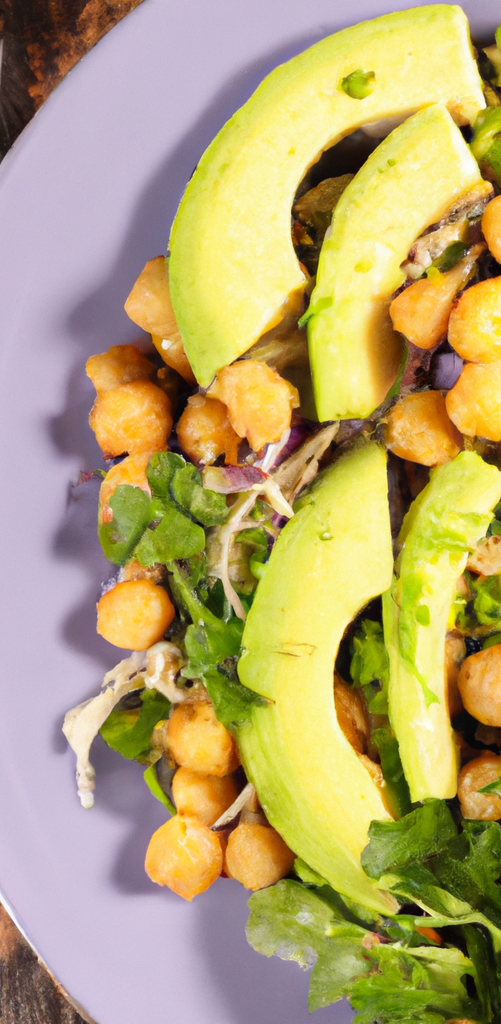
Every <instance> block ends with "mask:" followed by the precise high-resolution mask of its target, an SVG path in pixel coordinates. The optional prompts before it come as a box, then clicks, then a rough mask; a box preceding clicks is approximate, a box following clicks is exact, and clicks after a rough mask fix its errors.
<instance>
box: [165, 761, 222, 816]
mask: <svg viewBox="0 0 501 1024" xmlns="http://www.w3.org/2000/svg"><path fill="white" fill-rule="evenodd" d="M172 794H173V797H174V803H175V805H176V807H177V810H178V812H179V813H180V814H183V815H186V814H188V815H192V816H195V817H196V818H198V819H199V820H200V821H203V822H204V825H213V824H214V822H215V821H217V819H218V818H220V817H221V815H222V814H224V812H225V811H227V810H228V807H231V805H232V803H233V802H234V801H235V800H236V798H237V796H238V793H237V787H236V785H235V783H234V781H233V779H232V778H231V775H225V776H224V777H223V778H220V777H218V776H217V775H204V774H203V773H202V772H194V771H192V769H191V768H178V770H177V772H176V774H175V775H174V778H173V780H172Z"/></svg>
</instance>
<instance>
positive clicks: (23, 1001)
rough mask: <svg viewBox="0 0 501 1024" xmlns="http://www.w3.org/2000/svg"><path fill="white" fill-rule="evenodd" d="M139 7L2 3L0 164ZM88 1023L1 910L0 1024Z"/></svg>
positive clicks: (119, 1)
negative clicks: (55, 94) (66, 80)
mask: <svg viewBox="0 0 501 1024" xmlns="http://www.w3.org/2000/svg"><path fill="white" fill-rule="evenodd" d="M140 2H141V0H0V39H1V45H2V54H1V64H0V71H1V73H0V159H1V158H2V157H3V156H4V155H5V153H6V152H7V150H8V149H9V148H10V146H11V145H12V143H13V142H14V141H15V139H16V138H17V136H18V135H19V133H20V132H21V131H22V129H23V128H24V126H25V125H26V124H27V123H28V121H29V120H30V119H31V118H32V117H33V114H35V112H36V111H37V110H38V108H39V107H40V106H41V105H42V103H43V101H44V100H45V99H47V96H48V95H49V93H50V92H51V91H52V89H54V87H55V86H56V85H57V84H58V82H60V81H61V79H62V78H63V77H64V75H65V74H66V73H67V72H68V71H69V70H70V68H72V67H73V65H74V64H76V62H77V61H78V60H80V58H81V57H83V56H84V54H86V53H87V51H88V50H90V49H91V47H92V46H94V45H95V43H97V42H98V41H99V39H101V38H102V36H104V35H105V33H106V32H108V31H109V29H110V28H112V27H113V25H116V23H117V22H118V21H120V19H121V18H123V17H124V16H125V15H126V14H128V13H129V11H131V10H132V9H133V8H134V7H137V6H138V3H140ZM89 983H90V984H92V979H89ZM86 1021H88V1018H86ZM86 1021H85V1020H84V1018H83V1017H81V1016H80V1014H79V1013H77V1011H76V1010H75V1009H74V1008H73V1007H72V1006H71V1005H70V1003H69V1002H68V1000H67V998H66V997H65V994H64V992H63V990H62V989H61V988H60V987H59V986H58V985H57V983H56V982H55V981H54V979H53V978H52V977H51V975H50V974H49V972H48V971H47V970H46V968H45V967H44V966H43V965H42V964H41V963H40V962H39V960H38V959H37V957H36V954H35V953H34V952H33V950H32V949H31V947H30V946H29V945H28V943H27V942H26V941H25V939H24V938H23V937H22V935H21V934H20V933H19V931H18V930H17V928H16V926H15V925H14V924H13V922H12V921H11V919H10V917H9V915H8V914H7V912H6V911H5V910H4V909H3V907H1V906H0V1024H86ZM124 1024H125V1022H124Z"/></svg>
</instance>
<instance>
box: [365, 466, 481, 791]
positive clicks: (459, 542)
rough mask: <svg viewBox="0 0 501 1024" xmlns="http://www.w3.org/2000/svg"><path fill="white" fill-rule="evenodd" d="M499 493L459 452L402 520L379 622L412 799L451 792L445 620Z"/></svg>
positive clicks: (453, 758) (453, 774)
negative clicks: (398, 546)
mask: <svg viewBox="0 0 501 1024" xmlns="http://www.w3.org/2000/svg"><path fill="white" fill-rule="evenodd" d="M500 497H501V473H500V472H499V470H497V469H496V468H495V466H490V465H488V464H487V463H486V462H484V461H483V459H481V458H480V456H479V455H476V454H475V453H474V452H461V453H460V454H459V455H458V456H457V457H456V458H455V459H454V460H453V461H452V462H449V463H447V464H446V465H444V466H439V467H438V468H437V469H435V470H432V472H431V476H430V483H429V484H428V485H427V486H426V487H425V488H424V490H423V491H422V492H421V494H420V495H419V496H418V497H417V498H416V500H415V501H414V502H413V504H412V505H411V507H410V510H409V512H408V514H407V516H406V517H405V519H404V523H403V526H402V531H401V534H400V537H399V543H400V544H402V545H403V548H402V551H401V554H400V556H399V559H398V562H397V573H398V575H397V576H395V577H394V579H393V583H392V586H391V589H390V590H389V591H388V592H387V593H386V594H384V595H383V621H384V633H385V644H386V647H387V650H388V654H389V659H390V684H389V708H390V721H391V724H392V727H393V730H394V732H395V735H396V737H397V739H398V743H399V747H400V757H401V759H402V765H403V768H404V772H405V777H406V779H407V782H408V784H409V788H410V794H411V800H412V801H417V800H426V799H427V798H428V797H437V798H438V799H443V800H447V799H449V798H451V797H453V796H455V795H456V789H457V754H456V748H455V744H454V739H453V733H452V728H451V722H450V717H449V711H448V707H447V698H446V684H445V636H446V632H447V622H448V618H449V614H450V610H451V605H452V601H453V597H454V589H455V584H456V581H457V580H458V578H459V576H460V575H461V573H462V572H463V570H464V568H465V565H466V561H467V557H468V552H469V551H470V550H471V549H472V548H473V547H474V546H475V544H476V543H477V541H478V540H480V538H481V537H483V536H485V533H486V532H487V528H488V526H489V523H490V521H491V519H492V511H491V510H492V509H493V508H494V506H495V505H496V504H497V502H498V501H499V499H500ZM423 683H424V685H423ZM433 696H434V697H435V698H436V700H435V702H433V703H430V700H431V698H432V697H433Z"/></svg>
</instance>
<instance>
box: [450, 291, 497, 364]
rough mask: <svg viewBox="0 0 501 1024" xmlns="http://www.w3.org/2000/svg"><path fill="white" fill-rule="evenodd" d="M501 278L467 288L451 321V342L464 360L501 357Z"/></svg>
mask: <svg viewBox="0 0 501 1024" xmlns="http://www.w3.org/2000/svg"><path fill="white" fill-rule="evenodd" d="M500 310H501V277H492V278H490V279H489V280H487V281H479V283H478V284H474V285H473V286H472V288H467V290H466V291H465V292H463V294H462V295H461V297H460V299H458V301H457V303H456V305H455V306H454V308H453V310H452V313H451V318H450V320H449V333H448V339H449V344H450V345H452V347H453V348H454V349H455V350H456V352H457V353H458V355H460V356H461V358H462V359H468V360H469V361H470V362H472V363H495V362H498V361H499V360H500V359H501V316H500Z"/></svg>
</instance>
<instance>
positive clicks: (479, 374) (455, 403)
mask: <svg viewBox="0 0 501 1024" xmlns="http://www.w3.org/2000/svg"><path fill="white" fill-rule="evenodd" d="M445 404H446V407H447V412H448V414H449V416H450V418H451V420H452V422H453V423H455V425H456V427H457V428H458V430H460V431H461V433H462V434H466V435H467V437H475V436H478V437H486V438H487V439H488V440H489V441H501V362H497V363H489V365H488V366H479V365H477V364H476V363H467V364H466V366H465V367H464V369H463V371H462V373H461V376H460V378H459V380H458V381H457V383H456V384H455V385H454V387H453V388H452V389H451V391H449V393H448V395H447V397H446V399H445Z"/></svg>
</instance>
